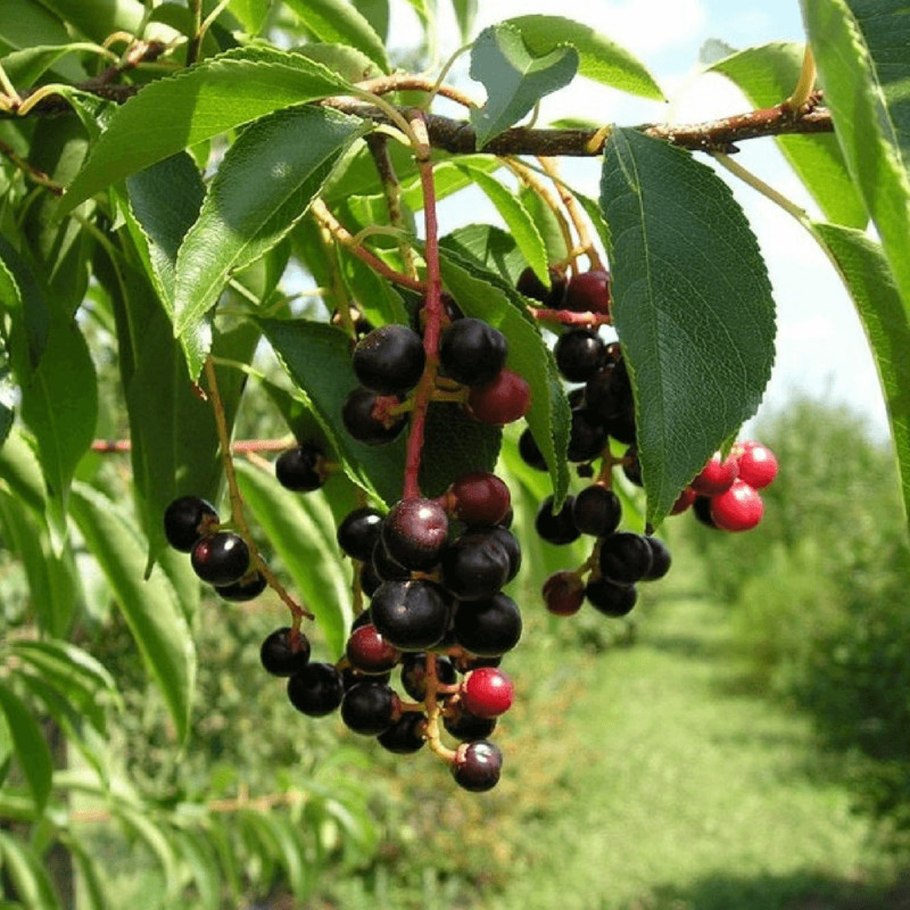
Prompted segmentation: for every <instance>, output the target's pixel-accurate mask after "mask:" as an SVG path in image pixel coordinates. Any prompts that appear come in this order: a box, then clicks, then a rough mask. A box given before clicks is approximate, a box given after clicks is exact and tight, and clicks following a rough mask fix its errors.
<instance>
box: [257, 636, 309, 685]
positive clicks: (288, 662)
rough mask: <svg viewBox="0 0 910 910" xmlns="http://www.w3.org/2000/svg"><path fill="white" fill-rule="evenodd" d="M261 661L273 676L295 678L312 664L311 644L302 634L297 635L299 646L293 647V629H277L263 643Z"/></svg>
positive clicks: (260, 653)
mask: <svg viewBox="0 0 910 910" xmlns="http://www.w3.org/2000/svg"><path fill="white" fill-rule="evenodd" d="M259 659H260V661H261V662H262V666H263V667H265V670H266V672H267V673H271V674H272V676H293V675H294V674H295V673H299V672H300V671H301V670H303V668H304V667H305V666H306V665H307V664H308V663H309V662H310V642H309V640H308V639H307V637H306V635H304V634H303V633H302V632H299V633H298V634H297V646H296V648H295V647H293V646H292V643H291V629H290V627H289V626H285V627H284V628H281V629H276V630H275V631H274V632H272V633H271V634H270V635H268V636H267V637H266V639H265V640H264V641H263V642H262V647H261V648H260V649H259Z"/></svg>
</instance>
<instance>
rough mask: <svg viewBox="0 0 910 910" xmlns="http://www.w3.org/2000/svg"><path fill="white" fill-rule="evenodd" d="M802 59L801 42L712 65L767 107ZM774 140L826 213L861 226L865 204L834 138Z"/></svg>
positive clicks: (790, 82) (788, 86) (779, 97)
mask: <svg viewBox="0 0 910 910" xmlns="http://www.w3.org/2000/svg"><path fill="white" fill-rule="evenodd" d="M802 60H803V47H802V45H799V44H785V43H775V44H765V45H763V46H761V47H750V48H747V49H746V50H744V51H739V52H737V53H734V54H732V55H731V56H725V57H724V59H723V60H720V61H718V62H717V63H715V64H714V65H713V66H712V67H711V68H710V69H711V71H713V72H716V73H721V74H722V75H724V76H726V77H727V78H728V79H730V80H731V81H732V82H734V83H735V84H736V85H738V86H739V88H740V89H742V91H743V94H745V96H746V97H747V98H748V99H749V101H750V102H751V103H752V104H754V105H755V106H756V107H770V106H771V105H774V104H779V103H780V102H781V101H783V99H784V98H787V97H788V96H789V95H790V93H791V92H792V91H793V88H794V86H795V85H796V81H797V79H798V78H799V73H800V69H801V67H802ZM775 141H776V142H777V144H778V146H779V147H780V150H781V151H782V152H783V154H784V157H785V158H786V159H787V160H788V161H789V162H790V164H791V166H792V167H793V170H794V171H796V173H797V174H798V175H799V178H800V179H801V180H802V181H803V183H804V184H805V185H806V188H807V189H808V190H809V192H810V193H811V194H812V196H813V197H814V198H815V201H816V202H817V203H818V204H819V206H820V208H821V209H822V211H823V212H824V213H825V215H826V216H827V217H828V218H830V219H831V220H832V221H837V222H840V223H842V224H847V225H850V226H851V227H859V228H861V227H865V225H866V222H867V221H868V215H867V213H866V208H865V206H864V205H863V202H862V200H861V199H860V198H859V195H858V194H857V192H856V188H855V187H854V185H853V181H852V179H851V178H850V174H849V173H848V172H847V166H846V164H845V162H844V156H843V155H842V154H841V150H840V146H839V145H838V144H837V137H835V136H834V135H826V134H824V133H818V134H816V135H812V136H778V137H777V138H776V140H775Z"/></svg>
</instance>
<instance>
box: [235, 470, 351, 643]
mask: <svg viewBox="0 0 910 910" xmlns="http://www.w3.org/2000/svg"><path fill="white" fill-rule="evenodd" d="M237 479H238V481H239V483H240V490H241V492H242V493H243V498H244V500H245V502H246V504H247V505H248V506H249V507H250V510H251V511H252V513H253V515H254V516H255V518H256V522H257V524H258V525H259V526H260V527H261V528H262V531H263V533H264V534H265V536H266V538H267V539H268V541H269V543H270V544H271V546H272V547H274V550H275V552H276V553H277V555H278V557H279V558H280V559H281V562H282V563H283V564H284V566H285V568H286V569H287V571H288V573H289V574H290V576H291V578H292V579H293V582H294V587H295V589H296V590H297V591H298V593H299V594H300V597H301V598H302V599H303V603H304V605H305V606H306V607H308V608H309V609H310V610H311V611H312V612H313V613H314V614H315V616H316V622H317V623H318V625H319V628H320V629H322V632H323V634H324V635H325V637H326V641H327V642H328V644H329V648H330V649H331V652H332V653H333V654H341V653H342V652H343V651H344V642H345V636H346V633H347V628H348V623H349V621H350V618H351V607H350V603H351V590H350V586H349V583H348V581H347V578H346V574H347V573H346V572H345V571H344V569H343V566H342V563H341V560H340V559H339V554H338V547H337V545H336V544H335V528H334V522H333V520H332V513H331V510H330V509H329V507H328V505H327V504H326V502H325V500H324V499H323V498H322V497H321V496H319V495H317V494H302V495H299V496H295V495H294V494H292V493H289V492H288V491H287V490H286V489H285V488H284V487H282V486H281V484H280V483H278V481H277V480H276V479H275V477H274V476H272V475H269V474H267V473H266V472H265V471H263V470H261V469H260V468H255V467H252V466H250V465H246V464H244V463H242V462H240V463H238V464H237ZM331 482H332V481H331V480H330V481H329V483H331Z"/></svg>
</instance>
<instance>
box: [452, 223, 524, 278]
mask: <svg viewBox="0 0 910 910" xmlns="http://www.w3.org/2000/svg"><path fill="white" fill-rule="evenodd" d="M442 243H443V245H444V246H445V248H446V249H447V250H451V251H452V252H454V253H458V254H459V255H460V256H462V257H463V258H467V259H470V260H473V261H474V262H476V263H477V264H478V265H481V266H483V267H484V268H485V269H487V270H489V271H492V272H496V274H497V275H498V276H499V277H500V278H501V279H502V280H503V281H505V282H506V284H508V285H510V286H511V287H515V285H516V284H517V283H518V277H519V275H521V273H522V271H524V268H525V266H526V265H527V263H526V262H525V260H524V256H522V255H521V252H520V251H519V249H518V245H517V244H516V243H515V238H514V237H512V236H511V235H510V234H507V233H506V232H505V231H504V230H502V229H501V228H498V227H493V226H492V225H489V224H469V225H466V226H465V227H460V228H458V229H457V230H455V231H452V233H451V234H447V235H446V236H445V237H444V238H443V240H442Z"/></svg>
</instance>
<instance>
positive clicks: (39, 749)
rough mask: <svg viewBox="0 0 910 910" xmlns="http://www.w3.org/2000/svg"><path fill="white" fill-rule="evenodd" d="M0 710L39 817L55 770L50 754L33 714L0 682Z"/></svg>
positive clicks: (45, 802) (48, 794)
mask: <svg viewBox="0 0 910 910" xmlns="http://www.w3.org/2000/svg"><path fill="white" fill-rule="evenodd" d="M0 711H2V712H3V714H4V716H5V717H6V724H7V726H8V727H9V732H10V736H11V737H12V740H13V753H14V755H15V756H16V758H17V760H18V762H19V768H20V770H21V771H22V774H23V775H24V777H25V782H26V783H27V784H28V788H29V790H30V791H31V794H32V800H33V802H34V803H35V807H36V809H37V811H38V813H39V814H40V813H41V812H43V811H44V807H45V805H46V804H47V798H48V796H50V792H51V777H52V775H53V771H54V766H53V762H52V760H51V751H50V749H49V748H48V746H47V742H46V741H45V739H44V735H43V734H42V733H41V727H40V726H39V725H38V721H37V720H35V717H34V715H33V714H32V712H31V711H29V709H28V708H27V707H26V706H25V705H24V704H23V703H22V701H21V700H20V699H19V697H18V696H17V695H16V694H15V692H13V690H12V689H10V688H9V687H8V686H7V685H6V684H5V683H4V682H0Z"/></svg>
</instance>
